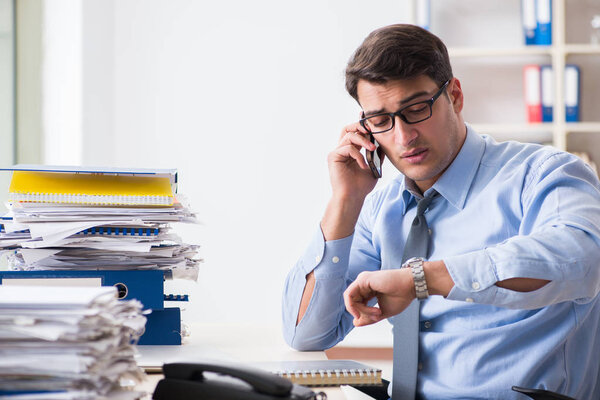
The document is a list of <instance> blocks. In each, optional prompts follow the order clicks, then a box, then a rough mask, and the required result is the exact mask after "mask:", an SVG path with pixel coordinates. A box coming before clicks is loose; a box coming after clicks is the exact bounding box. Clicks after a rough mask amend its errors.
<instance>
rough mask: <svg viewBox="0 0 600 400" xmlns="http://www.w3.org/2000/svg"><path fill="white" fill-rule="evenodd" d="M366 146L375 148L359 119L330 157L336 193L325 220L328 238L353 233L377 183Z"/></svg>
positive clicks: (324, 233)
mask: <svg viewBox="0 0 600 400" xmlns="http://www.w3.org/2000/svg"><path fill="white" fill-rule="evenodd" d="M362 148H365V149H367V150H370V151H375V145H374V144H373V143H371V142H370V141H369V138H368V132H367V131H366V130H365V129H364V128H363V127H362V126H361V125H360V123H359V122H355V123H353V124H350V125H348V126H346V127H345V128H344V129H343V130H342V132H341V134H340V140H339V142H338V145H337V147H336V148H335V149H334V150H333V151H332V152H331V153H329V155H328V157H327V163H328V165H329V178H330V181H331V187H332V192H333V195H332V198H331V200H330V201H329V204H328V206H327V210H326V211H325V215H324V216H323V220H322V221H321V229H322V231H323V235H324V237H325V240H335V239H341V238H343V237H346V236H349V235H350V234H352V232H353V231H354V226H355V225H356V221H357V219H358V215H359V213H360V210H361V208H362V204H363V202H364V200H365V197H366V196H367V194H369V193H370V192H371V191H372V190H373V188H374V187H375V184H376V183H377V179H376V178H375V177H373V173H372V172H371V169H370V168H369V165H368V164H367V161H366V160H365V158H364V156H363V155H362V154H361V152H360V151H361V149H362ZM382 161H383V158H382Z"/></svg>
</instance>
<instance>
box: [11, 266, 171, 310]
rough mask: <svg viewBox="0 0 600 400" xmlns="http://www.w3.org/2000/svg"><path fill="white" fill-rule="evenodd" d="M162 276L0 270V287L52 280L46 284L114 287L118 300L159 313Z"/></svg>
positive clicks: (138, 272)
mask: <svg viewBox="0 0 600 400" xmlns="http://www.w3.org/2000/svg"><path fill="white" fill-rule="evenodd" d="M164 275H165V274H164V271H162V270H147V271H143V270H125V271H107V270H90V271H82V270H77V271H72V270H69V271H58V270H45V271H0V285H3V284H33V283H34V280H35V281H37V282H38V283H39V282H40V280H41V279H43V280H45V281H48V280H49V279H53V280H55V281H54V282H46V284H55V285H56V284H61V285H65V286H69V285H80V284H81V283H83V284H86V285H93V286H115V287H116V288H117V291H118V293H119V298H120V299H123V300H130V299H137V300H139V301H140V302H141V303H142V304H143V305H144V308H145V309H153V310H154V309H158V310H160V309H162V308H164ZM78 280H79V282H78ZM82 280H84V281H82Z"/></svg>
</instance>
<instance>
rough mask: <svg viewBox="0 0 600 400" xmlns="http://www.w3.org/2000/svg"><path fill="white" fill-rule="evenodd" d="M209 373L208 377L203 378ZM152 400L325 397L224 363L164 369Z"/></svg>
mask: <svg viewBox="0 0 600 400" xmlns="http://www.w3.org/2000/svg"><path fill="white" fill-rule="evenodd" d="M206 373H208V374H206ZM163 374H164V376H165V379H162V380H161V381H160V382H158V385H157V386H156V389H155V390H154V394H153V395H152V398H153V399H155V400H167V399H169V400H170V399H177V400H198V399H211V400H212V399H215V400H218V399H239V400H324V399H327V395H326V394H324V393H322V392H321V393H315V392H313V391H312V390H310V389H309V388H307V387H304V386H300V385H296V384H293V383H292V382H291V381H289V380H287V379H285V378H282V377H280V376H277V375H275V374H272V373H270V372H267V371H263V370H260V369H254V368H250V367H245V366H242V365H238V364H235V365H233V364H224V363H220V364H217V363H210V364H207V363H198V364H196V363H172V364H164V365H163Z"/></svg>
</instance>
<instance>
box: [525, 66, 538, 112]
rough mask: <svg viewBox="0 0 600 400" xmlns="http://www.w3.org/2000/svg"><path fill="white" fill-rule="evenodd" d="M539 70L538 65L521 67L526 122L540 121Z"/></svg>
mask: <svg viewBox="0 0 600 400" xmlns="http://www.w3.org/2000/svg"><path fill="white" fill-rule="evenodd" d="M540 74H541V71H540V66H539V65H534V64H530V65H526V66H525V67H524V68H523V85H524V92H525V93H524V95H525V108H526V112H527V121H528V122H542V102H541V100H542V99H541V88H540V84H541V77H540Z"/></svg>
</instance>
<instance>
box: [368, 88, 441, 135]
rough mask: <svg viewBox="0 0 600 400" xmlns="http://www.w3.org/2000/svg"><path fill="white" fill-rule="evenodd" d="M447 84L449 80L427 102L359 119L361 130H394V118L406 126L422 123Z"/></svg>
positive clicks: (430, 112) (427, 117)
mask: <svg viewBox="0 0 600 400" xmlns="http://www.w3.org/2000/svg"><path fill="white" fill-rule="evenodd" d="M448 83H450V81H449V80H448V81H446V83H444V84H443V85H442V87H441V88H440V90H438V91H437V93H436V94H434V95H433V97H432V98H430V99H429V100H424V101H419V102H418V103H413V104H411V105H408V106H406V107H403V108H401V109H400V110H398V111H396V112H394V113H381V114H375V115H371V116H370V117H367V118H363V119H361V120H360V124H361V125H362V126H363V128H365V129H366V130H368V131H369V132H371V133H383V132H387V131H389V130H391V129H393V128H394V122H395V120H396V116H398V117H400V119H401V120H402V121H404V122H406V123H407V124H417V123H419V122H423V121H425V120H427V119H429V118H431V114H432V109H433V103H435V101H436V100H437V98H438V97H440V95H441V94H442V92H443V91H444V89H446V86H448Z"/></svg>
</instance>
